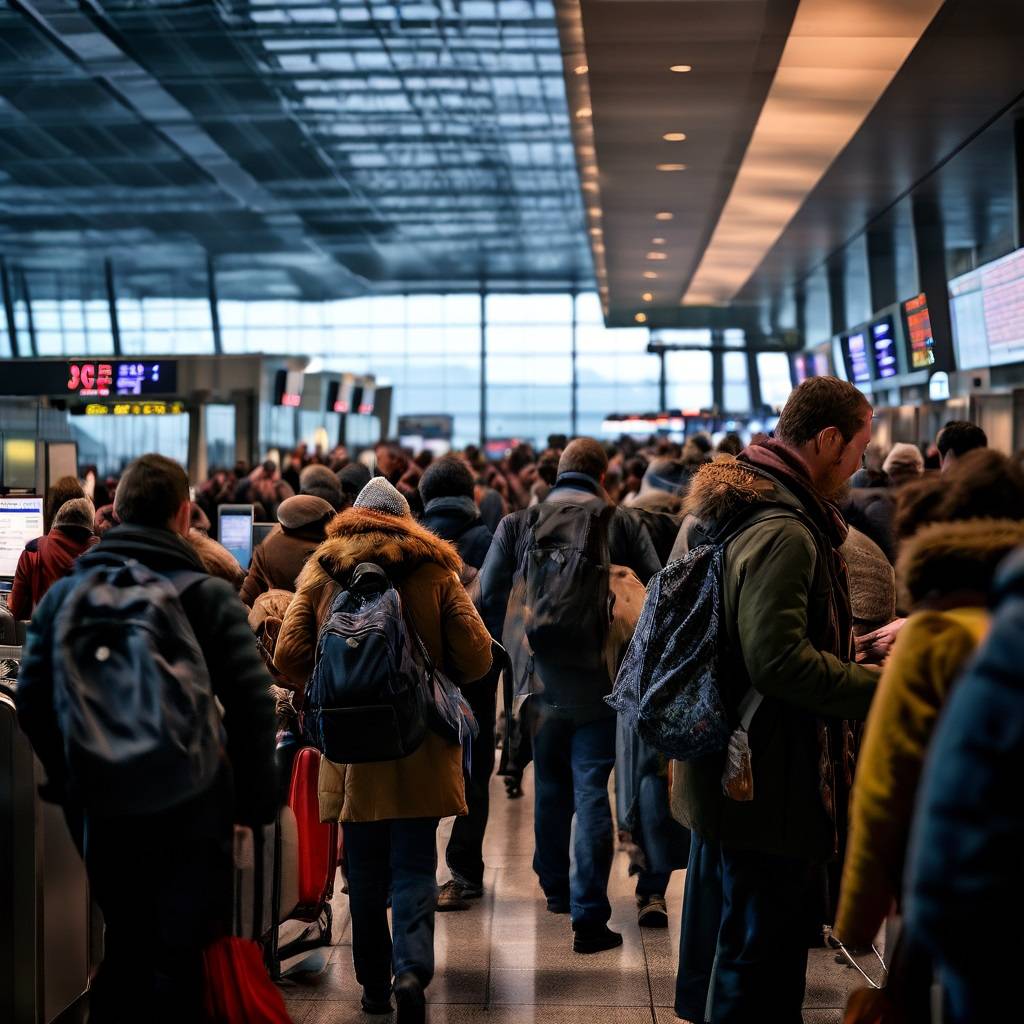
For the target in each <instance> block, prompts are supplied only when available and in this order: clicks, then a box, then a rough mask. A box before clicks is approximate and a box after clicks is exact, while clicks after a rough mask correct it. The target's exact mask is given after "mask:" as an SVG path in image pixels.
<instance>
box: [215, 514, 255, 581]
mask: <svg viewBox="0 0 1024 1024" xmlns="http://www.w3.org/2000/svg"><path fill="white" fill-rule="evenodd" d="M217 518H218V529H217V535H218V538H219V540H220V542H221V544H223V545H224V547H226V548H227V549H228V551H230V552H231V554H233V555H234V556H235V558H237V559H238V564H239V565H240V566H241V567H242V568H243V569H246V570H248V568H249V562H250V561H251V560H252V526H253V524H252V505H221V507H220V510H219V512H218V517H217Z"/></svg>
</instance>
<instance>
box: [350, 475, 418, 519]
mask: <svg viewBox="0 0 1024 1024" xmlns="http://www.w3.org/2000/svg"><path fill="white" fill-rule="evenodd" d="M355 507H356V508H368V509H371V510H372V511H374V512H383V513H385V514H386V515H389V516H411V515H412V513H411V512H410V511H409V502H407V501H406V500H405V498H404V497H402V495H401V494H399V492H398V491H397V490H395V488H394V487H392V486H391V484H389V483H388V481H387V479H386V478H385V477H382V476H375V477H374V478H373V479H372V480H371V481H370V482H369V483H368V484H367V485H366V486H365V487H364V488H363V489H362V490H361V491H360V492H359V497H358V498H356V502H355Z"/></svg>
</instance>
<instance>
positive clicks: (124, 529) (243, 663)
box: [17, 525, 277, 824]
mask: <svg viewBox="0 0 1024 1024" xmlns="http://www.w3.org/2000/svg"><path fill="white" fill-rule="evenodd" d="M111 558H113V559H129V558H132V559H135V560H136V561H138V562H140V563H141V564H142V565H144V566H146V567H147V568H149V569H152V570H153V571H154V572H157V573H174V572H183V571H184V572H198V573H201V572H203V564H202V562H201V561H200V560H199V556H198V555H197V554H196V552H195V550H194V549H193V548H192V546H191V545H190V544H189V543H188V542H187V541H186V540H185V539H184V538H183V537H180V536H178V535H177V534H175V533H171V532H170V531H169V530H159V529H151V528H144V527H138V526H130V525H128V526H115V527H113V528H112V529H110V530H108V531H107V533H106V534H105V535H104V537H103V539H102V540H101V541H100V543H99V544H97V545H96V547H95V548H93V550H92V551H90V552H89V553H88V554H86V555H83V556H82V557H81V558H80V559H79V562H78V567H77V568H78V570H80V571H85V570H87V569H89V568H91V567H93V566H96V565H102V564H106V563H108V562H109V561H110V559H111ZM76 583H77V579H76V578H75V577H74V576H72V577H70V578H67V579H64V580H61V581H60V582H59V583H57V584H56V585H55V586H54V587H53V588H52V589H51V590H50V592H49V593H48V594H47V595H46V597H45V598H44V599H43V602H42V603H41V604H40V605H39V608H38V609H37V612H36V615H35V617H34V618H33V620H32V625H31V627H30V628H29V632H28V636H27V638H26V641H25V648H24V651H23V657H22V662H21V672H20V674H19V676H18V693H17V704H18V719H19V722H20V724H21V727H22V729H23V730H24V731H25V733H26V734H27V735H28V737H29V739H30V740H31V742H32V746H33V747H34V749H35V751H36V754H37V755H38V757H39V759H40V761H42V763H43V767H44V768H45V769H46V774H47V777H48V779H49V781H50V784H51V787H52V788H54V789H56V790H57V791H58V792H66V785H65V781H66V768H65V761H64V750H63V743H62V740H61V736H60V733H59V731H58V729H57V721H56V715H55V712H54V707H53V691H52V686H51V679H52V674H53V673H52V659H53V656H54V653H55V652H54V651H53V631H54V621H55V618H56V616H57V613H58V611H59V610H60V606H61V604H62V602H63V601H64V599H65V597H66V596H67V595H68V593H69V592H70V591H71V590H72V589H73V588H74V586H75V584H76ZM181 603H182V607H183V608H184V610H185V614H186V615H187V616H188V620H189V623H190V624H191V626H192V629H193V631H194V632H195V635H196V639H197V640H198V641H199V646H200V648H201V650H202V652H203V657H204V659H205V660H206V666H207V669H208V670H209V673H210V681H211V683H212V685H213V691H214V694H215V695H216V696H217V699H218V700H219V701H220V703H221V704H222V705H223V707H224V729H225V732H226V734H227V752H228V757H229V759H230V761H231V764H232V769H233V775H234V781H235V808H236V810H235V813H236V819H235V820H236V821H239V822H243V823H245V824H262V823H266V822H270V821H273V819H274V814H275V812H276V794H277V769H276V764H275V759H274V747H275V717H274V701H273V699H272V698H271V696H270V689H269V688H270V683H271V680H270V676H269V675H268V674H267V670H266V669H265V668H264V666H263V662H262V661H261V660H260V657H259V655H258V654H257V652H256V645H255V643H254V642H253V635H252V632H251V631H250V629H249V623H248V622H247V621H246V615H245V608H244V607H243V606H242V603H241V601H239V600H238V597H237V596H236V595H235V592H234V591H233V590H232V589H231V587H230V585H229V584H227V583H225V582H224V581H223V580H220V579H215V578H214V577H212V576H211V577H208V578H207V579H205V580H202V581H201V582H199V583H197V584H195V585H194V586H192V587H189V589H188V590H186V591H185V593H184V594H183V595H182V599H181Z"/></svg>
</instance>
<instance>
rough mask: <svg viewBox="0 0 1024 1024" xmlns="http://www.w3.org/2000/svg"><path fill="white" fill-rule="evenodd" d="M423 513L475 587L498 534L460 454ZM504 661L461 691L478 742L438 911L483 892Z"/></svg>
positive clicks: (423, 489)
mask: <svg viewBox="0 0 1024 1024" xmlns="http://www.w3.org/2000/svg"><path fill="white" fill-rule="evenodd" d="M419 488H420V497H421V498H422V499H423V506H424V514H423V517H422V519H421V520H420V522H421V523H422V524H423V525H424V526H425V527H426V528H427V529H428V530H430V531H431V532H432V533H436V534H437V535H438V536H439V537H441V538H442V539H443V540H447V541H450V542H451V543H452V544H454V545H455V549H456V551H458V553H459V557H460V558H461V559H462V562H463V567H462V579H463V582H464V583H466V584H467V586H468V585H471V584H472V581H473V579H474V578H475V577H476V575H477V572H478V571H479V569H480V567H481V566H482V565H483V564H484V559H485V558H486V557H487V552H488V550H489V549H490V546H491V540H492V537H493V534H492V533H491V531H490V530H489V529H488V527H487V525H486V523H484V521H483V520H482V519H481V518H480V510H479V509H478V508H477V507H476V502H475V501H474V500H473V492H474V488H475V481H474V478H473V474H472V472H471V471H470V468H469V466H468V465H466V463H465V462H464V461H463V460H462V459H461V458H459V457H458V456H455V455H446V456H444V458H441V459H437V460H436V461H435V462H432V463H431V464H430V465H429V466H428V467H427V468H426V469H425V470H424V471H423V476H421V477H420V484H419ZM501 667H502V666H501V663H500V662H497V663H495V664H494V665H492V666H491V671H490V672H488V673H487V675H486V676H484V678H483V679H480V680H477V681H476V682H472V683H468V684H467V685H465V686H463V687H462V692H463V695H464V696H465V698H466V700H467V701H468V702H469V706H470V707H471V708H472V709H473V714H474V715H475V716H476V721H477V725H478V726H479V727H480V732H479V734H478V735H477V736H476V738H475V739H474V740H473V749H472V757H471V764H470V771H469V774H468V775H467V777H466V805H467V806H468V808H469V813H468V814H466V815H465V816H464V817H461V818H456V819H455V824H454V825H453V826H452V834H451V838H450V839H449V840H448V849H447V851H446V855H445V859H446V860H447V862H448V868H449V870H450V871H451V873H452V877H451V880H450V881H448V882H445V884H444V885H442V886H441V890H440V892H439V893H438V896H437V909H438V910H439V911H441V912H446V911H454V910H469V907H470V904H469V901H470V900H474V899H479V898H480V897H481V896H483V894H484V853H483V848H484V832H485V831H486V830H487V818H488V815H489V812H490V783H491V773H492V772H493V771H494V723H495V716H496V713H497V708H496V705H497V687H498V678H499V676H500V674H501Z"/></svg>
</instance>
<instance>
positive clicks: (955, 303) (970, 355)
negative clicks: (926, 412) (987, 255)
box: [949, 249, 1024, 370]
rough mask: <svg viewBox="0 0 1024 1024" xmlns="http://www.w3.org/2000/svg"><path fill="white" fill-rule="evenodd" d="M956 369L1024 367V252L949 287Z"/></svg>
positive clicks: (965, 277)
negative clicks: (1020, 363) (1012, 365)
mask: <svg viewBox="0 0 1024 1024" xmlns="http://www.w3.org/2000/svg"><path fill="white" fill-rule="evenodd" d="M949 298H950V309H951V312H952V314H953V318H952V319H953V344H954V346H955V348H956V356H957V366H958V367H959V368H960V369H962V370H974V369H978V368H980V367H985V366H1004V365H1006V364H1007V363H1019V362H1024V249H1018V250H1017V251H1016V252H1013V253H1010V255H1009V256H1004V257H1003V258H1002V259H999V260H995V261H994V262H992V263H988V264H986V265H985V266H983V267H979V268H978V269H977V270H972V271H970V273H967V274H963V275H961V276H960V277H956V278H954V279H953V280H952V281H950V282H949Z"/></svg>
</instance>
